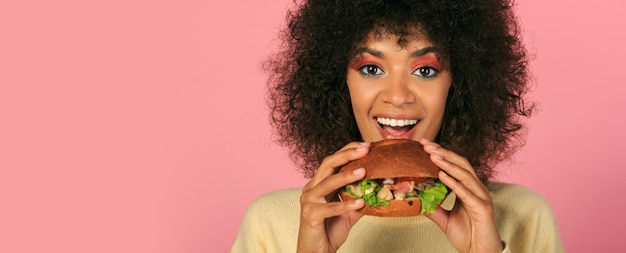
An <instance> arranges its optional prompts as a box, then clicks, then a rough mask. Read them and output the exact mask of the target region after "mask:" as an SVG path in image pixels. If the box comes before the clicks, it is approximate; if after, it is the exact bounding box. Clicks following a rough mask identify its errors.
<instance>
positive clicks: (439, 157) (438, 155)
mask: <svg viewBox="0 0 626 253" xmlns="http://www.w3.org/2000/svg"><path fill="white" fill-rule="evenodd" d="M433 155H434V156H435V159H437V160H443V156H441V155H440V154H437V153H435V154H433Z"/></svg>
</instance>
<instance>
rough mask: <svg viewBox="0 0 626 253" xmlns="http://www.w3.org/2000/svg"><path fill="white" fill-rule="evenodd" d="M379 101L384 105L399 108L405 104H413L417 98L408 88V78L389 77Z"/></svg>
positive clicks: (400, 76) (404, 76)
mask: <svg viewBox="0 0 626 253" xmlns="http://www.w3.org/2000/svg"><path fill="white" fill-rule="evenodd" d="M381 99H382V100H383V102H385V103H388V104H391V105H394V106H398V107H400V106H403V105H405V104H412V103H415V102H416V100H417V97H416V95H415V93H414V92H413V91H412V90H411V89H410V87H409V77H408V76H406V75H394V76H392V75H390V76H389V78H388V82H387V83H386V85H385V89H384V90H383V91H382V94H381Z"/></svg>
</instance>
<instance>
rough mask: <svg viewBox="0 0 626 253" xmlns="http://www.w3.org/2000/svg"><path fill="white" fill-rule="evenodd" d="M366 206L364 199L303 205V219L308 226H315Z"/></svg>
mask: <svg viewBox="0 0 626 253" xmlns="http://www.w3.org/2000/svg"><path fill="white" fill-rule="evenodd" d="M364 205H365V202H364V201H363V200H362V199H354V200H350V201H342V202H330V203H306V204H305V203H303V204H302V210H301V217H302V219H303V221H305V222H309V224H308V225H311V226H315V225H317V224H319V223H321V222H323V221H324V220H325V219H327V218H330V217H335V216H339V215H342V214H345V213H348V212H350V211H356V210H359V209H361V208H363V206H364Z"/></svg>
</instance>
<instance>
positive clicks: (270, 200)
mask: <svg viewBox="0 0 626 253" xmlns="http://www.w3.org/2000/svg"><path fill="white" fill-rule="evenodd" d="M301 193H302V189H301V188H293V189H285V190H278V191H274V192H270V193H267V194H264V195H262V196H260V197H259V198H257V199H256V200H255V201H254V202H253V203H252V204H251V205H250V206H249V207H248V209H247V210H246V214H245V215H244V218H243V221H242V224H241V227H240V228H239V232H238V234H237V237H236V238H235V242H234V244H233V247H232V248H231V253H239V252H246V253H256V252H272V253H282V252H295V251H296V248H297V243H298V227H299V224H300V201H299V198H300V194H301Z"/></svg>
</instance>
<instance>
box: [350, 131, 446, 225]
mask: <svg viewBox="0 0 626 253" xmlns="http://www.w3.org/2000/svg"><path fill="white" fill-rule="evenodd" d="M358 168H365V171H366V173H365V179H380V178H397V177H417V178H437V174H438V173H439V170H440V169H439V167H437V166H436V165H435V164H433V163H432V161H431V160H430V155H429V154H428V153H426V152H425V151H424V148H423V146H422V144H420V143H419V142H417V141H413V140H408V139H388V140H383V141H379V142H374V143H372V144H371V146H370V151H369V153H368V154H367V155H366V156H365V157H363V158H361V159H358V160H354V161H351V162H350V163H348V164H346V165H345V166H343V167H342V168H341V169H340V171H352V170H355V169H358ZM339 194H340V196H341V199H342V200H344V201H345V200H350V199H354V198H353V197H352V196H351V195H350V194H349V193H348V192H346V191H345V190H343V191H340V193H339ZM421 209H422V205H421V201H420V199H419V198H408V199H404V200H391V201H389V205H387V206H368V205H365V207H363V208H362V209H360V210H359V211H360V212H361V213H363V214H365V215H373V216H382V217H402V216H416V215H420V214H421Z"/></svg>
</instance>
